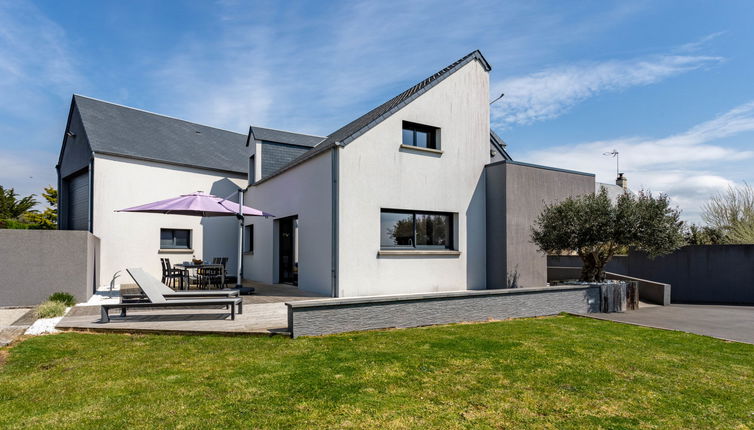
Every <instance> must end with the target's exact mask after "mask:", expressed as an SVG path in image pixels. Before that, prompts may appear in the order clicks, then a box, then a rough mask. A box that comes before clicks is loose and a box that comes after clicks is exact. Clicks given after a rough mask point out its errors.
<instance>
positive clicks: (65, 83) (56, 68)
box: [0, 2, 83, 117]
mask: <svg viewBox="0 0 754 430" xmlns="http://www.w3.org/2000/svg"><path fill="white" fill-rule="evenodd" d="M66 40H67V38H66V35H65V32H64V31H63V29H62V28H61V27H60V26H59V25H57V24H56V23H54V22H53V21H51V20H50V19H48V18H47V17H45V16H44V15H42V14H41V13H40V12H39V11H38V10H37V9H36V8H35V7H34V6H33V5H31V4H27V3H24V2H2V3H0V94H2V98H3V99H4V100H14V101H16V102H15V103H9V102H6V103H0V112H5V113H6V114H9V115H13V116H16V117H25V116H29V115H32V114H34V112H35V111H36V112H38V110H39V108H40V106H43V105H46V104H47V102H48V101H49V97H50V96H51V95H53V96H59V97H63V96H65V97H68V96H70V93H71V88H72V87H75V85H76V84H77V83H81V82H82V81H83V78H82V77H81V75H80V74H79V73H78V72H77V70H76V66H75V64H74V60H73V59H74V58H75V57H74V55H72V53H71V51H70V49H69V48H68V46H67V44H66ZM21 100H22V101H23V103H18V101H21Z"/></svg>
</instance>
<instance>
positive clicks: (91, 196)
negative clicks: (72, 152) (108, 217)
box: [88, 153, 94, 234]
mask: <svg viewBox="0 0 754 430" xmlns="http://www.w3.org/2000/svg"><path fill="white" fill-rule="evenodd" d="M88 218H89V219H88V224H89V226H88V227H89V228H88V230H89V233H92V234H94V153H92V157H91V158H90V159H89V217H88Z"/></svg>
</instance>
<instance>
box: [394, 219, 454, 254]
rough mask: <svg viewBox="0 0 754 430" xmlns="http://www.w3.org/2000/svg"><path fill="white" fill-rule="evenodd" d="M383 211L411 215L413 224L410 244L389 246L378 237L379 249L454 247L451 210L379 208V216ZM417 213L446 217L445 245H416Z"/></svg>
mask: <svg viewBox="0 0 754 430" xmlns="http://www.w3.org/2000/svg"><path fill="white" fill-rule="evenodd" d="M383 213H393V214H404V215H411V218H412V224H413V226H412V227H413V228H412V230H413V239H412V244H411V245H391V246H383V245H382V239H380V249H381V250H391V249H393V250H399V249H402V250H412V249H415V250H417V251H419V250H433V249H434V250H449V251H454V250H455V249H456V248H455V225H454V224H455V214H454V213H452V212H437V211H420V210H409V209H380V216H382V214H383ZM417 215H441V216H446V217H448V238H447V242H448V243H447V244H446V245H444V246H443V245H417V244H416V217H417ZM380 230H382V221H381V220H380Z"/></svg>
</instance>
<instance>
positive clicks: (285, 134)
mask: <svg viewBox="0 0 754 430" xmlns="http://www.w3.org/2000/svg"><path fill="white" fill-rule="evenodd" d="M252 136H253V137H254V139H256V140H263V141H266V142H275V143H285V144H287V145H296V146H306V147H309V148H313V147H315V146H317V144H318V143H319V142H322V141H323V140H324V139H325V138H324V136H313V135H309V134H301V133H291V132H290V131H284V130H275V129H272V128H263V127H256V126H253V125H252V126H251V127H249V137H252ZM246 146H249V141H248V139H247V140H246Z"/></svg>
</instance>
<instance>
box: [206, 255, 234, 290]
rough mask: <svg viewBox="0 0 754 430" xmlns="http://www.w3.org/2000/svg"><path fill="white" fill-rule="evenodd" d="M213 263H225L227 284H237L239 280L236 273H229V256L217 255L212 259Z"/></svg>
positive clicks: (224, 269)
mask: <svg viewBox="0 0 754 430" xmlns="http://www.w3.org/2000/svg"><path fill="white" fill-rule="evenodd" d="M212 263H213V264H222V265H223V271H224V272H225V283H226V284H235V283H236V281H237V280H238V279H237V278H236V275H231V274H229V273H228V257H215V258H213V259H212Z"/></svg>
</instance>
